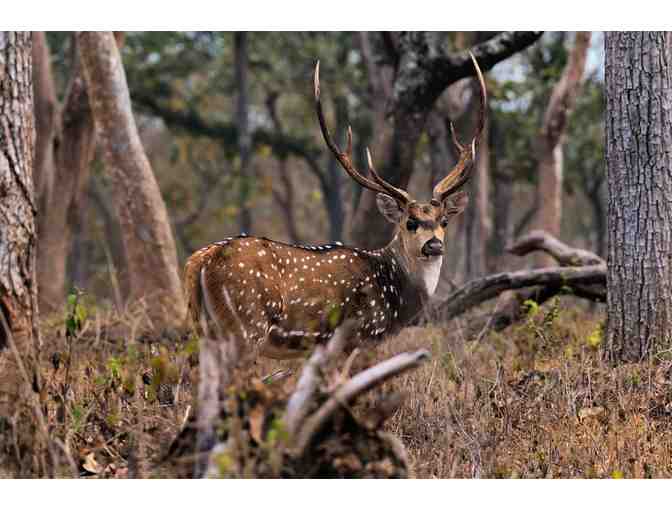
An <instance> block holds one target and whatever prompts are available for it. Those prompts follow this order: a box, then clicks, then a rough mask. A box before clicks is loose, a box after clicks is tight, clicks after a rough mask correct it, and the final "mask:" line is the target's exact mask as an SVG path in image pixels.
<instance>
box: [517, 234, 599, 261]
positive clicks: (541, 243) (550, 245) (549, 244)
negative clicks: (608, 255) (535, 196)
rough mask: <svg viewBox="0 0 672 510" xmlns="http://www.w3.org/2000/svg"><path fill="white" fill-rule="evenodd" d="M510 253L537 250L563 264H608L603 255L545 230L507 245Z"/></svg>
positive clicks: (518, 253) (522, 253)
mask: <svg viewBox="0 0 672 510" xmlns="http://www.w3.org/2000/svg"><path fill="white" fill-rule="evenodd" d="M507 251H508V252H509V253H513V254H514V255H518V256H519V257H522V256H524V255H527V254H529V253H532V252H535V251H543V252H545V253H547V254H549V255H550V256H551V257H553V258H554V259H555V260H557V261H558V263H559V264H560V265H561V266H574V267H577V266H594V265H599V264H606V262H605V260H604V259H603V258H602V257H598V256H597V255H595V254H594V253H593V252H590V251H588V250H582V249H581V248H572V247H571V246H567V245H566V244H565V243H563V242H562V241H560V240H559V239H556V238H555V237H553V236H552V235H551V234H549V233H548V232H545V231H543V230H533V231H532V232H530V233H529V234H527V235H524V236H523V237H521V238H519V239H518V240H517V241H516V242H515V243H513V244H512V245H510V246H509V247H507Z"/></svg>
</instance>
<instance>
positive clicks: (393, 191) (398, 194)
mask: <svg viewBox="0 0 672 510" xmlns="http://www.w3.org/2000/svg"><path fill="white" fill-rule="evenodd" d="M366 161H367V163H368V165H369V173H370V174H371V177H373V180H374V181H376V183H378V184H380V185H381V186H382V187H383V188H385V189H386V190H387V194H388V195H390V196H391V197H393V198H396V199H397V200H398V201H400V202H402V203H408V202H410V201H411V196H410V195H409V194H408V193H407V192H406V191H404V190H403V189H399V188H397V187H395V186H392V185H391V184H390V183H389V182H387V181H386V180H385V179H383V178H382V177H381V176H380V174H379V173H378V171H377V170H376V168H375V167H374V166H373V158H371V151H370V150H369V148H368V147H367V148H366Z"/></svg>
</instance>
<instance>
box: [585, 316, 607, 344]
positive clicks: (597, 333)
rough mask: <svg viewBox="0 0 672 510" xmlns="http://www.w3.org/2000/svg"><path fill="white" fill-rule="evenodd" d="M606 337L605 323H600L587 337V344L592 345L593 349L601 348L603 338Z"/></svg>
mask: <svg viewBox="0 0 672 510" xmlns="http://www.w3.org/2000/svg"><path fill="white" fill-rule="evenodd" d="M603 338H604V324H603V323H601V322H600V323H598V324H597V326H595V329H593V331H591V332H590V335H588V337H587V338H586V345H588V347H590V348H591V349H593V350H597V349H599V347H600V345H602V339H603Z"/></svg>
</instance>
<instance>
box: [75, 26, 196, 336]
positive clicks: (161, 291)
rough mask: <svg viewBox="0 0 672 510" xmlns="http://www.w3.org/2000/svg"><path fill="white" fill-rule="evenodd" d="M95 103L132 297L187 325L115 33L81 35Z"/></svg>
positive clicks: (155, 313) (158, 315) (166, 319)
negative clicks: (144, 299)
mask: <svg viewBox="0 0 672 510" xmlns="http://www.w3.org/2000/svg"><path fill="white" fill-rule="evenodd" d="M78 39H79V44H80V54H81V58H82V64H83V68H84V76H85V78H86V83H87V88H88V92H89V101H90V103H91V109H92V111H93V116H94V119H95V122H96V128H97V132H98V135H99V143H100V146H101V148H102V149H103V160H104V162H105V166H106V171H107V172H108V173H109V175H110V180H111V184H112V196H113V198H114V204H115V209H116V213H117V216H118V218H119V223H120V225H121V230H122V235H123V241H124V251H125V253H126V260H127V262H128V271H129V277H130V282H131V298H134V299H138V298H143V297H145V298H147V307H148V312H149V314H150V317H151V318H152V319H153V320H154V321H155V324H157V325H158V324H165V325H171V324H175V323H177V322H178V321H181V320H182V319H183V317H184V314H185V302H184V296H183V293H182V287H181V284H180V279H179V277H178V270H177V253H176V249H175V240H174V239H173V235H172V232H171V230H170V222H169V221H168V213H167V211H166V206H165V203H164V202H163V198H162V197H161V193H160V190H159V187H158V184H157V182H156V179H155V178H154V174H153V172H152V168H151V166H150V164H149V160H148V159H147V156H146V154H145V151H144V149H143V148H142V145H141V143H140V138H139V136H138V131H137V127H136V125H135V121H134V119H133V112H132V110H131V102H130V97H129V93H128V86H127V84H126V75H125V73H124V68H123V66H122V63H121V57H120V55H119V51H118V49H117V45H116V43H115V40H114V36H113V35H112V33H111V32H81V33H80V34H79V35H78Z"/></svg>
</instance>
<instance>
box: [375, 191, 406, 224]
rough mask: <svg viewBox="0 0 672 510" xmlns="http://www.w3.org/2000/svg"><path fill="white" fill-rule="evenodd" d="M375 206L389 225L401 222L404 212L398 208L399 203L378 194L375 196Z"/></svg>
mask: <svg viewBox="0 0 672 510" xmlns="http://www.w3.org/2000/svg"><path fill="white" fill-rule="evenodd" d="M376 205H377V206H378V210H379V211H380V212H381V213H382V214H383V216H385V219H386V220H387V221H389V222H390V223H399V222H400V221H401V216H402V215H403V214H404V211H403V209H402V208H401V207H399V202H397V201H396V200H395V199H394V198H392V197H390V196H388V195H384V194H383V193H378V195H376Z"/></svg>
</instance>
